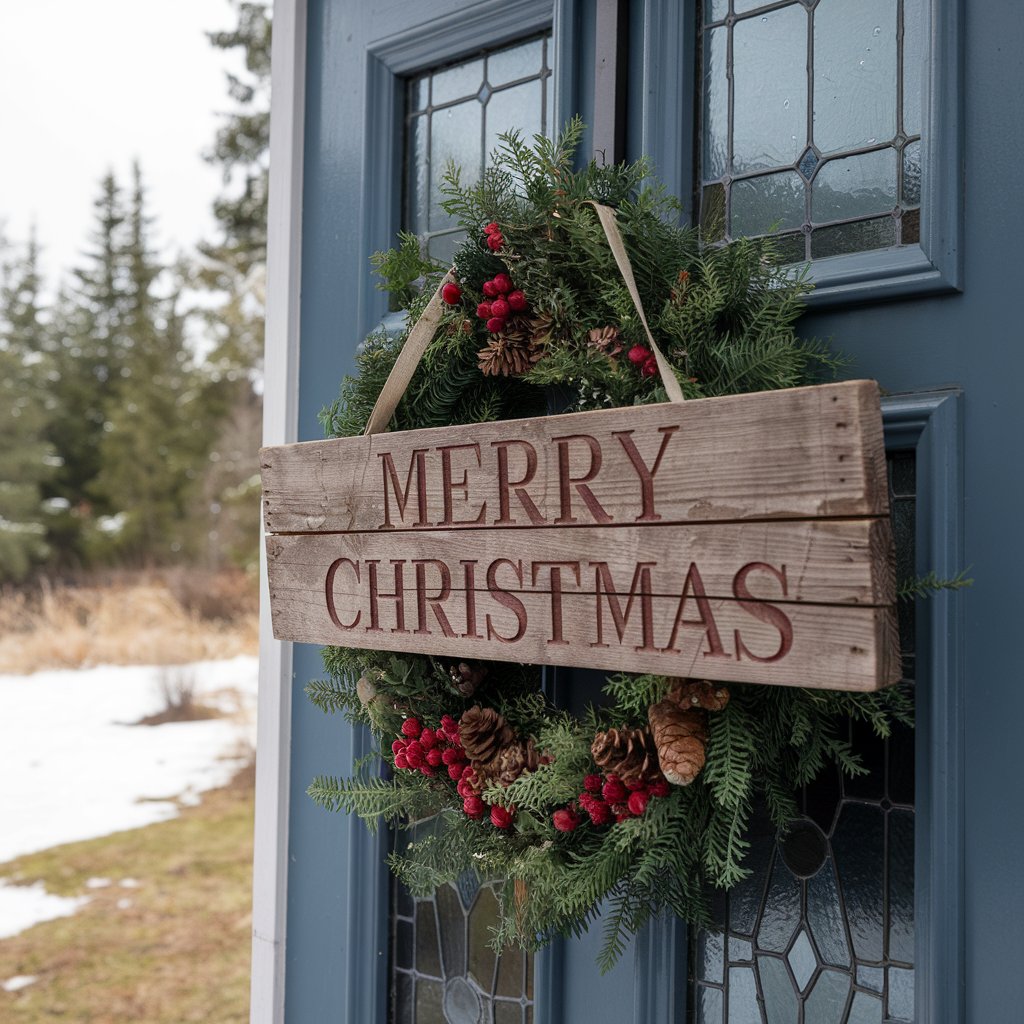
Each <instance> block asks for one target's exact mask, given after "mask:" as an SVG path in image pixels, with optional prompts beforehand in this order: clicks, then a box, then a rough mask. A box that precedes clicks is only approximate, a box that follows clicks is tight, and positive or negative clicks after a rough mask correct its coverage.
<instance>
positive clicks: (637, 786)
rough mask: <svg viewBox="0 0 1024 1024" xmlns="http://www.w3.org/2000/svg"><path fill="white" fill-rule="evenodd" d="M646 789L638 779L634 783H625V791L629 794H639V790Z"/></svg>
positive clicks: (645, 784)
mask: <svg viewBox="0 0 1024 1024" xmlns="http://www.w3.org/2000/svg"><path fill="white" fill-rule="evenodd" d="M646 788H647V783H645V782H641V781H640V780H639V779H637V780H636V782H627V783H626V789H628V790H629V791H630V793H639V792H640V791H641V790H643V789H646Z"/></svg>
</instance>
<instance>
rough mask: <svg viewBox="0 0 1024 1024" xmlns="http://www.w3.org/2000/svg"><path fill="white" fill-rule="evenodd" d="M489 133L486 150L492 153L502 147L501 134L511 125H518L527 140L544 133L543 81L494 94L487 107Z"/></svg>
mask: <svg viewBox="0 0 1024 1024" xmlns="http://www.w3.org/2000/svg"><path fill="white" fill-rule="evenodd" d="M484 118H485V119H486V124H487V134H486V137H485V139H484V152H485V153H486V154H488V155H490V154H491V153H492V152H493V151H494V150H495V149H496V148H497V146H498V135H499V134H500V133H501V132H507V131H508V130H509V126H510V125H512V126H514V127H516V128H518V129H519V130H520V131H521V132H522V133H523V136H524V137H525V138H526V139H527V140H531V139H532V138H533V136H534V135H540V134H541V128H542V126H541V84H540V82H539V81H538V80H537V79H534V80H533V81H532V82H524V83H523V84H522V85H514V86H513V87H512V88H511V89H502V90H500V91H499V92H496V93H494V95H492V96H491V98H490V99H489V100H488V101H487V105H486V107H485V108H484Z"/></svg>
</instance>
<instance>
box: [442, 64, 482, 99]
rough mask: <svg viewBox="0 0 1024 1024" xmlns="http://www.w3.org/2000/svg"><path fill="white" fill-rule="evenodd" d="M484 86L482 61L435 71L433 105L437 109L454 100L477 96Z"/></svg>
mask: <svg viewBox="0 0 1024 1024" xmlns="http://www.w3.org/2000/svg"><path fill="white" fill-rule="evenodd" d="M483 84H484V62H483V60H482V59H479V60H470V61H466V63H464V64H456V65H455V66H454V67H451V68H446V69H445V70H444V71H435V72H434V75H433V92H432V94H431V97H430V99H431V103H432V104H433V105H434V106H435V107H439V106H441V105H442V104H443V103H451V102H452V101H453V100H460V99H466V98H468V97H470V96H475V95H476V94H477V93H478V92H479V91H480V86H482V85H483Z"/></svg>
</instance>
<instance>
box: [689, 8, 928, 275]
mask: <svg viewBox="0 0 1024 1024" xmlns="http://www.w3.org/2000/svg"><path fill="white" fill-rule="evenodd" d="M924 6H925V5H924V0H864V2H863V3H857V4H851V3H849V2H848V0H799V2H794V3H788V4H782V5H780V4H778V3H771V4H766V3H763V2H761V0H732V5H731V8H730V4H729V0H708V2H707V3H706V4H705V26H704V28H703V30H702V46H701V53H702V66H701V70H700V80H701V97H702V118H701V121H702V123H701V130H700V133H699V141H700V149H701V157H700V161H699V165H700V169H701V173H700V181H699V186H700V204H699V206H700V220H701V224H702V227H703V230H704V232H705V235H706V236H707V237H709V238H711V239H724V238H736V237H741V236H750V235H766V234H772V235H776V236H777V237H778V246H779V249H780V252H781V255H782V256H783V257H784V258H785V259H786V260H787V261H790V262H794V263H795V262H802V261H804V260H812V259H813V260H819V259H822V258H825V257H830V256H841V255H846V254H850V253H858V252H865V251H869V250H875V249H884V248H891V247H899V246H906V245H909V244H916V243H918V242H919V241H920V206H921V162H922V156H921V154H922V149H921V133H922V83H923V71H924V46H923V34H924V14H925V12H924Z"/></svg>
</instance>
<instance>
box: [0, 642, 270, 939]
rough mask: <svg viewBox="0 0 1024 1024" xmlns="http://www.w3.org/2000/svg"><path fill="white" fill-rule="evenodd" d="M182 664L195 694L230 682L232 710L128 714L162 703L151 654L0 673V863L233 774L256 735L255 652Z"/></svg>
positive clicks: (157, 816) (168, 807)
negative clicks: (147, 721)
mask: <svg viewBox="0 0 1024 1024" xmlns="http://www.w3.org/2000/svg"><path fill="white" fill-rule="evenodd" d="M55 642H59V638H55ZM181 668H182V669H183V670H186V669H187V670H188V671H189V672H191V673H194V677H195V680H196V692H195V695H196V697H197V698H203V697H204V696H205V695H210V697H211V698H216V699H218V700H219V699H221V697H222V696H223V694H224V693H225V691H237V693H238V695H239V696H238V699H237V706H238V707H239V714H238V715H237V716H236V717H233V718H230V719H229V718H222V719H209V720H205V721H197V722H169V723H167V724H165V725H157V726H139V725H132V724H131V723H133V722H137V721H138V720H139V719H141V718H144V717H145V716H146V715H151V714H155V713H156V712H158V711H160V710H162V705H163V701H162V699H161V695H160V685H159V683H160V671H161V670H160V668H158V667H156V666H100V667H97V668H89V669H82V670H55V671H47V672H37V673H35V674H33V675H28V676H11V675H0V779H5V780H7V781H8V783H12V782H13V783H14V784H13V785H12V784H8V785H5V786H4V787H3V790H2V792H0V821H2V822H3V828H2V829H0V863H4V862H5V861H8V860H11V859H13V858H15V857H20V856H23V855H24V854H27V853H33V852H35V851H38V850H46V849H49V848H50V847H53V846H58V845H60V844H62V843H70V842H75V841H78V840H81V839H92V838H95V837H97V836H104V835H109V834H110V833H111V832H118V831H121V830H123V829H130V828H139V827H141V826H143V825H150V824H153V823H154V822H157V821H165V820H167V819H168V818H172V817H174V816H175V815H176V814H177V813H178V807H179V804H178V802H177V801H178V800H179V799H180V798H184V801H186V802H192V801H196V800H197V799H198V796H199V794H201V793H202V792H204V791H205V790H208V789H213V788H216V787H217V786H222V785H224V784H226V783H227V782H228V781H229V780H230V778H231V776H232V775H233V773H234V772H235V771H236V770H237V769H238V768H239V767H241V765H242V764H243V763H244V761H245V758H246V756H247V754H248V752H249V751H250V750H251V749H252V748H253V747H254V746H255V741H256V722H255V719H256V713H255V709H256V686H257V674H258V673H257V659H256V658H254V657H238V658H232V659H228V660H222V661H204V662H196V663H194V664H192V665H188V666H181ZM0 922H2V923H3V924H6V922H7V917H6V915H5V914H4V913H3V912H2V911H0Z"/></svg>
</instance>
